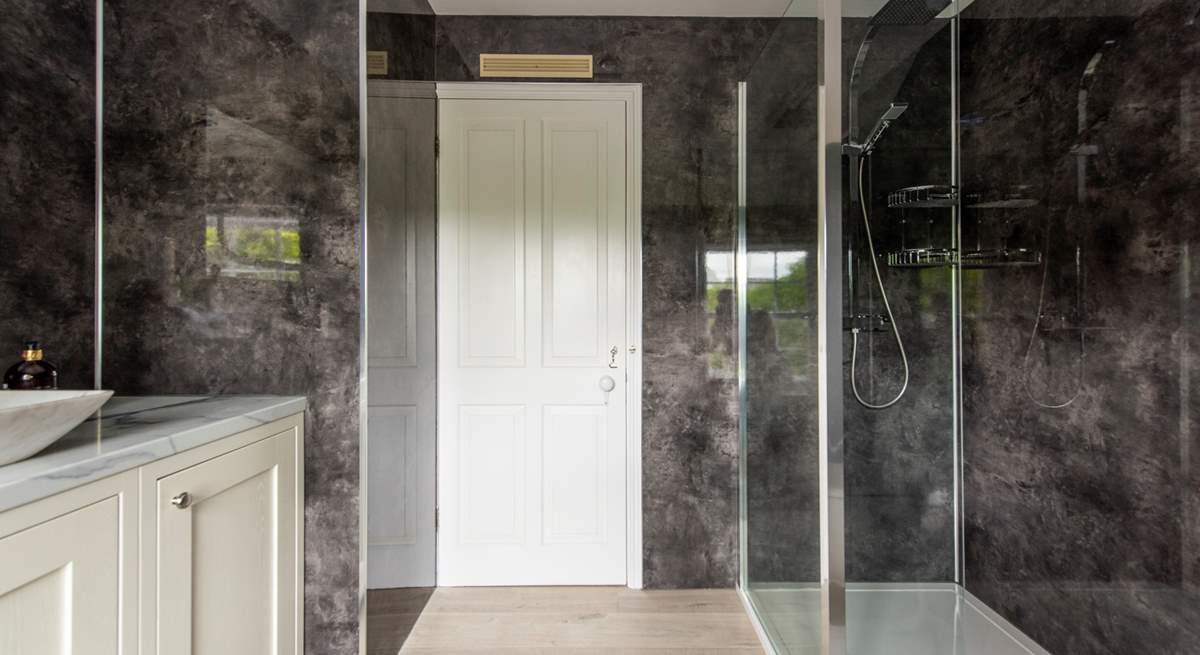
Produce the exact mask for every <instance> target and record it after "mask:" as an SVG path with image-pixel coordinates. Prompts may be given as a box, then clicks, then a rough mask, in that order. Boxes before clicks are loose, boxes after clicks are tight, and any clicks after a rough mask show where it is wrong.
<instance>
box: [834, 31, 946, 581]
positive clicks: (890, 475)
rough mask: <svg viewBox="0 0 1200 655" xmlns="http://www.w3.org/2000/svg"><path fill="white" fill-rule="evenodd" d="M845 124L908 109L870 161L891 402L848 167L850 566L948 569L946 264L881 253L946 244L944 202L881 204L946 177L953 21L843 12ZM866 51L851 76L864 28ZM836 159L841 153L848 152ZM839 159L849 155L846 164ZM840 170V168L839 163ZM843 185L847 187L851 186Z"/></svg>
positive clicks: (860, 577)
mask: <svg viewBox="0 0 1200 655" xmlns="http://www.w3.org/2000/svg"><path fill="white" fill-rule="evenodd" d="M844 25H845V32H846V38H845V41H844V43H843V56H844V67H845V68H844V70H845V74H846V76H847V82H846V86H845V90H846V93H847V98H846V101H847V105H846V108H847V116H846V120H847V124H848V125H849V120H850V108H851V104H853V109H854V111H853V120H854V124H855V129H854V131H855V134H856V139H857V140H859V141H861V140H862V139H864V138H866V136H867V135H868V133H869V132H870V131H871V129H872V128H873V127H874V125H875V123H876V122H877V121H878V119H879V117H880V116H881V115H882V114H883V112H884V110H885V109H886V108H887V107H888V105H889V104H890V103H893V102H895V103H908V105H909V108H908V110H907V111H906V112H905V113H904V114H903V115H902V116H901V117H900V118H899V119H898V120H896V121H895V123H894V124H893V125H892V127H891V129H890V130H889V131H888V132H887V133H886V134H885V135H884V136H883V138H882V139H881V140H880V141H879V145H878V148H877V149H876V150H875V153H874V154H873V155H872V156H871V157H870V158H869V160H868V161H867V166H866V168H865V175H864V180H865V197H866V199H867V203H868V206H869V208H870V212H869V215H870V225H871V234H872V238H873V241H874V246H875V255H876V261H877V262H878V264H879V267H880V275H881V277H882V279H883V288H884V289H885V290H886V292H887V298H888V300H889V301H890V303H891V307H892V311H893V314H894V316H895V320H896V326H897V327H898V328H899V331H900V335H901V338H902V339H903V342H904V349H905V353H906V354H907V357H908V363H909V369H910V378H909V385H908V389H907V391H905V393H904V395H903V396H902V398H901V399H900V400H899V402H897V403H896V404H895V405H893V406H891V407H888V408H886V409H869V408H866V407H864V406H863V405H862V404H860V403H859V402H858V400H857V399H856V397H855V396H854V394H853V390H852V388H851V386H850V380H851V377H850V376H851V374H852V372H851V371H852V368H853V375H854V376H855V378H854V379H855V380H856V381H857V384H858V389H859V393H860V395H861V396H862V397H863V398H864V400H866V401H867V402H868V403H871V404H874V405H880V404H884V403H886V402H888V401H890V400H892V399H893V398H895V396H896V394H897V393H898V392H899V391H900V389H901V385H902V384H903V383H904V366H903V360H902V359H901V356H900V350H899V348H898V347H897V344H896V340H895V337H894V336H893V334H892V331H891V328H890V326H888V325H887V324H886V323H881V318H882V317H883V316H885V315H886V312H885V308H884V305H883V298H882V297H881V295H880V289H879V283H878V282H877V281H876V279H875V274H874V271H873V270H872V267H871V264H870V254H869V252H870V251H869V248H868V243H867V233H866V230H865V228H864V224H863V216H862V210H861V205H860V203H859V200H858V187H857V186H856V185H855V186H851V184H853V183H852V182H851V180H855V179H857V175H856V174H855V175H853V176H852V175H849V174H847V177H846V180H847V193H848V202H847V204H845V205H844V211H845V219H844V220H845V228H844V232H843V234H844V240H845V241H844V247H845V248H846V249H847V250H846V262H847V271H848V272H849V273H850V274H851V275H850V276H849V277H847V278H846V279H845V280H844V284H845V288H846V294H845V302H846V308H845V313H846V315H847V316H851V315H866V316H871V317H874V318H873V319H872V320H870V321H868V322H864V321H858V322H856V324H857V325H859V326H860V327H866V326H867V324H868V323H869V324H870V325H871V326H872V329H870V330H866V331H863V332H861V333H860V334H859V336H858V353H857V362H856V363H855V365H854V366H853V367H852V366H851V360H852V356H853V354H854V352H853V351H854V338H853V335H852V334H850V333H846V334H844V340H845V341H844V344H845V345H844V352H843V371H844V373H845V375H844V378H843V379H844V380H845V389H844V401H843V402H844V406H845V435H846V436H845V439H846V453H845V461H846V576H847V579H848V580H851V581H855V582H945V581H951V580H953V579H954V531H955V525H954V505H953V488H954V445H953V444H954V439H953V434H954V425H953V409H954V385H953V374H954V350H953V338H952V318H953V313H952V310H953V305H952V303H951V293H952V288H951V276H950V270H949V269H948V268H946V267H936V268H927V269H911V268H892V267H889V266H888V265H887V253H890V252H895V251H899V250H902V249H910V248H927V247H936V248H949V247H950V245H951V243H950V240H951V228H952V222H951V221H952V215H951V212H950V210H949V209H907V210H902V209H890V208H888V205H887V195H888V193H890V192H892V191H894V190H896V189H900V188H905V187H911V186H919V185H927V184H942V185H948V184H950V182H951V179H952V178H951V168H950V163H951V153H952V143H951V138H950V130H951V118H950V108H951V104H950V103H951V93H950V91H951V80H952V78H951V62H952V59H951V43H950V26H949V22H948V21H944V20H941V21H932V22H930V23H927V24H925V25H910V26H897V25H885V26H882V27H879V28H877V29H876V30H874V31H871V32H868V28H867V24H866V21H865V20H859V19H855V20H849V21H845V23H844ZM868 37H869V39H870V40H869V42H868V43H867V45H866V47H865V48H864V50H865V51H866V53H867V54H866V57H865V58H864V59H863V65H862V67H861V69H860V70H859V72H858V74H857V75H856V76H855V77H854V79H853V83H852V84H851V83H850V80H849V77H850V75H851V72H852V71H853V70H854V61H855V59H856V57H857V56H858V53H859V49H860V45H861V44H863V40H864V38H868ZM844 161H845V160H844ZM847 166H848V164H847ZM847 172H848V168H847ZM849 199H852V200H849Z"/></svg>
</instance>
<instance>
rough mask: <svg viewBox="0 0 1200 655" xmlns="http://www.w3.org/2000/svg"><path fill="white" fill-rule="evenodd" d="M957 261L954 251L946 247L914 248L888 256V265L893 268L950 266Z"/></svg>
mask: <svg viewBox="0 0 1200 655" xmlns="http://www.w3.org/2000/svg"><path fill="white" fill-rule="evenodd" d="M955 261H956V257H955V256H954V251H953V250H947V249H945V248H912V249H909V250H900V251H897V252H890V253H888V256H887V262H888V266H891V267H892V268H934V267H937V266H950V265H952V264H954V262H955Z"/></svg>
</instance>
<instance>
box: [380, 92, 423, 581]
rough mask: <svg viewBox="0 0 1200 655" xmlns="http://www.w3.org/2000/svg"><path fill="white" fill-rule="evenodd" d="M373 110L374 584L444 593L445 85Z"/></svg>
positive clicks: (386, 100)
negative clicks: (440, 472) (440, 256)
mask: <svg viewBox="0 0 1200 655" xmlns="http://www.w3.org/2000/svg"><path fill="white" fill-rule="evenodd" d="M368 93H369V94H370V95H369V98H368V100H367V114H368V130H369V139H370V143H369V147H368V149H367V151H368V156H369V158H370V160H369V162H368V166H367V171H368V173H367V174H368V176H369V177H368V184H367V192H368V198H367V208H368V212H369V215H368V217H367V232H368V235H369V236H368V239H367V248H368V253H367V261H368V276H367V279H368V286H369V288H368V297H369V298H370V312H368V321H369V326H368V341H367V376H368V380H369V384H368V385H367V394H368V397H367V406H368V408H367V547H368V553H367V586H368V587H369V588H371V589H390V588H394V587H432V586H433V585H434V573H435V570H434V566H435V564H434V557H435V543H436V535H435V530H434V507H435V504H436V503H435V498H434V494H435V490H434V472H435V469H436V454H435V453H436V448H437V446H436V440H437V428H436V425H435V416H436V412H437V410H436V402H437V401H436V396H435V391H436V389H435V385H436V378H437V362H436V358H437V354H436V351H435V346H434V344H435V342H436V328H435V320H436V319H435V306H434V305H435V298H434V275H435V266H434V249H435V244H436V231H437V213H436V209H435V207H436V206H437V183H436V180H437V178H436V175H435V173H436V171H435V169H434V167H433V166H432V165H431V164H432V162H433V161H434V131H435V130H436V129H437V100H436V99H435V96H434V89H433V83H427V84H420V83H412V82H394V81H391V80H371V81H370V83H369V86H368Z"/></svg>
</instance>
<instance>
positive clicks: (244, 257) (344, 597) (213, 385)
mask: <svg viewBox="0 0 1200 655" xmlns="http://www.w3.org/2000/svg"><path fill="white" fill-rule="evenodd" d="M180 7H181V5H180V4H178V3H164V2H159V1H158V0H108V1H107V2H106V3H105V9H106V11H105V25H104V29H105V62H104V74H105V103H104V127H105V142H104V145H105V152H104V155H105V176H104V192H105V200H104V203H105V206H104V210H105V232H106V234H105V238H106V241H105V251H104V253H103V255H104V264H105V275H106V279H105V297H104V306H105V314H106V324H105V335H104V337H105V352H104V360H105V361H104V364H105V366H104V378H105V380H104V381H105V385H106V387H109V388H114V389H116V390H117V391H118V392H120V393H127V394H137V393H278V394H298V395H306V396H307V397H308V400H309V410H308V415H307V418H306V435H305V437H306V438H305V459H306V461H305V471H304V475H305V490H306V499H305V522H306V523H305V545H306V552H305V557H304V560H305V589H304V591H305V598H306V611H305V631H306V635H305V646H306V651H307V652H310V653H351V652H355V650H356V649H357V645H358V598H357V597H358V559H359V558H358V547H359V544H358V541H359V540H358V536H359V527H358V516H359V512H358V476H359V472H358V440H359V421H358V416H359V397H358V394H359V385H358V377H359V362H358V353H359V315H360V312H359V303H360V298H361V289H360V270H359V267H360V245H361V244H360V237H359V235H360V221H359V203H360V198H359V176H360V171H359V164H358V155H359V152H358V139H359V117H358V111H359V105H358V90H357V86H358V58H359V44H358V29H359V27H358V3H357V2H355V1H354V0H333V1H327V2H301V1H299V0H233V1H230V0H200V1H199V2H193V3H189V4H188V5H187V10H186V11H184V10H181V9H180Z"/></svg>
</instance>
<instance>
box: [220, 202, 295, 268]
mask: <svg viewBox="0 0 1200 655" xmlns="http://www.w3.org/2000/svg"><path fill="white" fill-rule="evenodd" d="M278 209H279V208H275V207H265V208H264V207H236V208H234V210H233V211H231V212H230V213H228V214H224V213H218V212H211V213H209V215H208V224H207V227H206V230H205V239H204V242H205V243H204V251H205V254H206V258H207V261H208V268H209V271H210V272H211V273H213V274H214V275H221V276H224V277H239V278H253V279H259V280H278V281H287V282H295V281H299V279H300V221H299V220H298V219H296V218H294V217H292V216H272V215H270V214H272V213H274V212H277V211H278Z"/></svg>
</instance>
